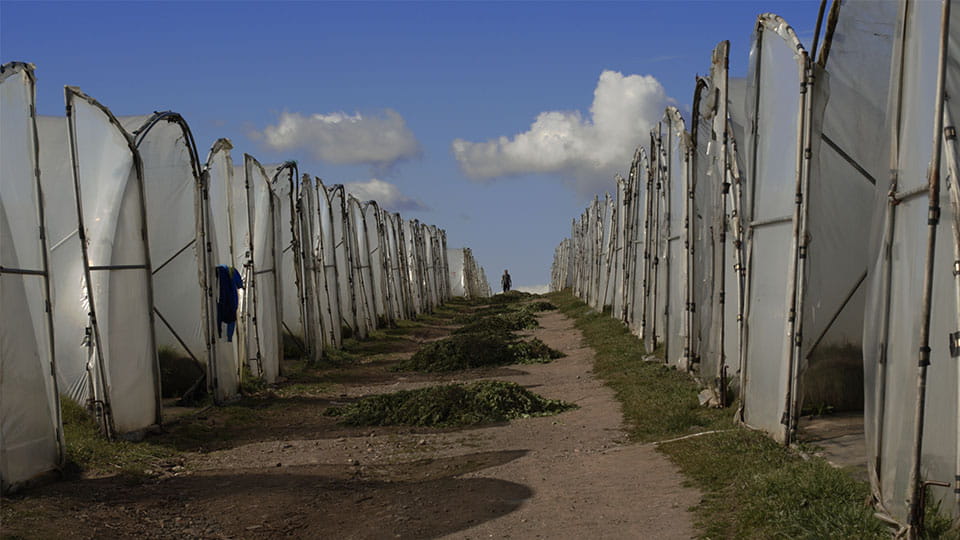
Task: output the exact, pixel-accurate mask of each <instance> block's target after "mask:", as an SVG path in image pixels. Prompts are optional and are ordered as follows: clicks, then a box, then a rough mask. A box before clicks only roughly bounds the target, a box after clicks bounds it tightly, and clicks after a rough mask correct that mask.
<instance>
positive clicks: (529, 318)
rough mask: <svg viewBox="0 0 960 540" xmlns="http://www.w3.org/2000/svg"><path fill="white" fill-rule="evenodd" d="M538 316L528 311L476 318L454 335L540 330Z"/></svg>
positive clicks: (466, 323) (458, 329)
mask: <svg viewBox="0 0 960 540" xmlns="http://www.w3.org/2000/svg"><path fill="white" fill-rule="evenodd" d="M539 327H540V323H538V322H537V318H536V316H534V315H533V314H532V313H529V312H526V311H515V312H512V313H500V314H495V315H487V316H475V317H473V318H472V320H469V321H467V322H465V324H464V325H463V326H461V327H460V328H457V329H456V330H454V331H453V333H454V334H471V333H477V332H495V333H504V332H507V333H508V332H514V331H517V330H529V329H533V328H539Z"/></svg>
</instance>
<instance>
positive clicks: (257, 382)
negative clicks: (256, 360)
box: [240, 362, 267, 396]
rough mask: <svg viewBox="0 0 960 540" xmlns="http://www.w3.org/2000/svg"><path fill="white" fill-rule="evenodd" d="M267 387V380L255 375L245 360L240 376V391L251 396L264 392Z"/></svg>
mask: <svg viewBox="0 0 960 540" xmlns="http://www.w3.org/2000/svg"><path fill="white" fill-rule="evenodd" d="M266 388H267V381H265V380H264V379H263V377H254V376H253V372H251V371H250V368H249V367H248V366H247V364H246V362H244V363H243V368H242V372H241V377H240V393H241V394H243V395H245V396H250V395H253V394H258V393H260V392H263V391H264V390H265V389H266Z"/></svg>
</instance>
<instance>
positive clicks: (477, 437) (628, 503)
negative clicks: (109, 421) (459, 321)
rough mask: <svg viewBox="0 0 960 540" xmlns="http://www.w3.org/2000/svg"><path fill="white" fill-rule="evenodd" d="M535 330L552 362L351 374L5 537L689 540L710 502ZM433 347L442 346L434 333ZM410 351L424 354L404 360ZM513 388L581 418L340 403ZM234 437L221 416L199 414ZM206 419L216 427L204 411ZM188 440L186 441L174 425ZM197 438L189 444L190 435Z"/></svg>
mask: <svg viewBox="0 0 960 540" xmlns="http://www.w3.org/2000/svg"><path fill="white" fill-rule="evenodd" d="M540 323H541V325H542V328H540V329H538V330H535V331H533V332H531V334H532V335H535V336H536V337H539V338H540V339H542V340H543V341H544V342H545V343H546V344H547V345H549V346H550V347H553V348H554V349H557V350H560V351H562V352H564V353H566V355H567V356H566V357H564V358H561V359H559V360H555V361H554V362H552V363H549V364H542V365H524V366H513V367H508V368H499V369H489V370H475V371H471V372H467V373H459V374H447V375H443V376H435V375H423V374H401V373H389V374H386V375H385V373H387V372H386V371H384V370H383V369H380V370H375V369H368V370H367V371H366V372H365V371H363V370H354V371H353V372H351V373H349V374H344V376H343V378H342V381H338V382H336V383H335V384H333V385H332V386H333V388H332V389H331V391H330V392H329V393H325V394H324V395H318V396H316V397H312V396H307V397H304V396H299V397H296V398H289V399H285V400H284V399H282V398H280V401H282V403H281V405H280V406H275V407H271V408H270V412H269V415H268V416H267V418H269V422H265V423H258V424H256V425H252V426H241V427H239V428H237V429H234V430H232V431H229V434H230V436H229V437H225V438H218V439H214V440H211V441H208V442H205V443H204V444H202V445H199V444H197V443H196V442H195V441H192V442H189V441H187V442H184V443H183V448H182V449H184V450H186V453H185V457H184V458H183V460H182V462H179V461H178V462H171V463H166V464H164V465H163V466H162V467H161V468H162V470H160V471H153V473H154V474H153V476H152V477H151V478H149V479H136V480H132V479H130V478H124V477H121V476H108V477H101V478H89V477H88V478H81V479H75V480H71V481H64V482H58V483H55V484H50V485H47V486H44V487H40V488H37V489H34V490H31V491H29V492H28V493H27V494H25V495H22V496H19V497H14V498H8V499H3V500H2V501H0V502H2V504H3V505H5V506H7V508H6V509H5V512H3V514H2V515H3V516H4V517H5V519H4V522H3V523H0V533H2V535H3V536H4V537H25V538H120V537H138V538H275V537H292V538H336V539H352V538H364V539H366V538H458V539H476V538H523V539H525V538H551V539H552V538H560V539H567V538H569V539H581V538H590V537H594V538H611V539H616V538H624V539H636V538H690V537H692V536H694V535H695V534H696V533H695V530H694V528H693V525H692V518H691V515H690V514H689V513H688V511H687V509H688V508H689V507H691V506H694V505H696V504H697V503H698V502H699V500H700V493H699V492H698V491H697V490H695V489H692V488H690V487H684V485H683V481H684V480H683V477H682V476H681V475H680V473H679V472H678V471H677V470H676V468H675V467H674V466H673V465H671V464H670V463H669V462H668V460H667V459H666V458H665V457H664V456H663V455H661V454H659V453H658V452H656V451H655V450H654V447H653V446H652V445H641V444H634V443H629V442H628V441H627V435H626V433H625V432H624V431H623V429H622V425H621V423H622V416H621V413H620V406H619V404H618V402H617V401H616V400H615V398H614V395H613V391H612V390H610V389H609V388H607V387H605V386H603V385H602V384H601V383H600V382H599V381H598V380H596V379H595V378H594V377H593V375H592V373H591V368H592V362H593V351H592V350H591V349H589V348H587V347H585V346H583V344H582V336H581V334H580V332H579V331H578V330H576V329H575V328H574V326H573V323H572V321H571V320H570V319H568V318H567V317H565V316H564V315H562V314H560V313H558V312H555V311H552V312H546V313H543V314H541V316H540ZM422 337H423V338H427V339H433V338H436V337H438V336H435V335H430V336H426V335H425V336H422ZM404 353H405V354H409V351H405V352H404ZM477 379H498V380H507V381H513V382H516V383H518V384H521V385H523V386H525V387H527V388H528V389H530V390H531V391H533V392H535V393H538V394H540V395H542V396H544V397H547V398H553V399H563V400H565V401H569V402H573V403H576V404H577V405H579V409H576V410H573V411H569V412H565V413H563V414H560V415H557V416H550V417H537V418H524V419H520V420H515V421H512V422H509V423H504V424H498V425H492V426H484V427H480V428H468V429H429V428H349V427H344V426H341V425H338V424H336V419H335V418H331V417H327V416H324V415H323V414H322V412H323V410H324V409H325V408H326V407H328V406H330V405H331V404H337V403H342V402H346V401H350V400H352V399H355V398H357V397H360V396H364V395H370V394H376V393H386V392H393V391H396V390H400V389H408V388H416V387H420V386H426V385H430V384H436V383H437V382H450V381H458V380H461V381H466V380H477ZM199 414H200V415H201V419H202V420H203V421H205V422H208V423H209V425H210V426H211V429H221V428H224V429H227V428H229V422H228V421H227V420H226V419H225V418H223V415H222V414H221V413H219V412H218V410H217V409H210V410H207V411H203V412H201V413H199ZM204 415H205V416H204ZM173 431H174V434H175V432H176V430H175V429H174V430H173ZM185 441H186V439H185Z"/></svg>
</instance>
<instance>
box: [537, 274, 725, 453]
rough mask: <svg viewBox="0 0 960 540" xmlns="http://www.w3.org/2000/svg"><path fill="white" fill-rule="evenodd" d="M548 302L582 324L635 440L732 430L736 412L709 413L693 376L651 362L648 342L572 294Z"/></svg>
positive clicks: (598, 370) (555, 296)
mask: <svg viewBox="0 0 960 540" xmlns="http://www.w3.org/2000/svg"><path fill="white" fill-rule="evenodd" d="M546 296H547V298H548V299H549V300H550V301H551V302H552V303H553V304H554V305H556V306H557V308H558V309H559V310H560V311H561V312H562V313H564V314H565V315H567V316H568V317H570V318H572V319H574V320H575V321H576V327H577V328H578V329H579V330H580V331H581V332H583V337H584V339H585V340H586V342H587V344H589V345H590V346H591V347H592V348H593V349H594V350H595V351H596V356H595V359H594V373H595V374H596V375H597V376H598V377H600V378H601V379H603V380H604V381H605V382H606V383H607V385H609V386H610V387H611V388H613V390H614V391H615V392H616V395H617V399H618V400H619V401H620V402H621V403H622V404H623V414H624V419H625V420H626V423H627V426H628V433H629V434H630V437H631V439H632V440H635V441H640V442H652V441H659V440H663V439H669V438H672V437H678V436H681V435H687V434H690V433H696V432H699V431H707V430H713V429H725V428H729V427H732V423H733V422H732V420H731V419H732V417H733V412H732V411H730V410H720V409H707V408H704V407H701V406H700V402H699V400H698V399H697V385H696V383H695V382H694V381H693V379H691V378H690V377H689V376H688V375H687V374H685V373H681V372H679V371H677V370H675V369H672V368H670V367H667V366H666V365H664V364H662V363H660V362H646V361H644V358H645V357H647V354H646V352H645V350H644V346H643V343H641V342H640V340H638V339H637V338H636V336H634V335H633V334H631V333H630V331H629V330H628V329H627V327H626V326H624V324H623V323H621V322H620V321H617V320H615V319H613V318H612V317H610V316H609V315H606V314H603V313H598V312H596V311H594V310H592V309H590V308H589V307H588V306H587V305H586V304H584V303H583V302H581V301H580V300H578V299H577V298H576V297H574V296H573V295H572V294H570V293H569V292H558V293H550V294H548V295H546Z"/></svg>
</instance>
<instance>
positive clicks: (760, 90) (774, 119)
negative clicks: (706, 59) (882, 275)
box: [741, 14, 809, 441]
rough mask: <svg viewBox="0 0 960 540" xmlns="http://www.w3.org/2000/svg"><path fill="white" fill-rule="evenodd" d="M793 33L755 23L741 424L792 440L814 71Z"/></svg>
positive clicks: (769, 18) (777, 24)
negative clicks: (790, 402) (808, 89)
mask: <svg viewBox="0 0 960 540" xmlns="http://www.w3.org/2000/svg"><path fill="white" fill-rule="evenodd" d="M808 63H809V62H808V59H807V54H806V51H805V50H804V49H803V46H802V45H801V44H800V41H799V40H798V39H797V37H796V34H795V33H794V32H793V29H792V28H790V26H788V25H787V24H786V22H784V21H783V20H782V19H780V18H779V17H777V16H775V15H770V14H764V15H761V16H760V17H759V18H758V20H757V25H756V31H755V34H754V42H753V47H752V49H751V52H750V75H749V78H748V80H749V81H750V84H751V85H752V86H751V88H750V91H749V92H748V95H747V110H748V113H747V114H748V117H749V119H750V121H751V122H753V124H754V129H753V130H751V133H750V134H749V135H748V142H747V147H748V152H747V155H748V163H749V168H748V173H747V178H748V179H749V180H748V181H749V182H750V186H751V187H750V188H749V189H748V190H747V192H746V205H745V207H746V209H747V212H746V215H745V216H744V217H745V219H746V220H747V223H748V225H747V248H746V249H747V261H748V268H747V272H748V274H747V281H746V298H747V300H746V313H745V316H746V324H745V330H744V333H745V339H744V340H743V346H744V347H745V348H746V353H745V356H746V362H745V365H743V366H742V373H741V376H742V383H741V387H742V388H743V392H744V398H743V401H742V407H743V421H744V422H746V423H747V424H748V425H750V426H753V427H756V428H760V429H763V430H764V431H767V432H768V433H770V434H771V435H773V437H774V438H775V439H777V440H779V441H784V440H786V437H787V433H786V426H785V425H783V424H782V423H781V421H782V419H783V417H784V414H783V413H784V411H785V404H786V401H785V399H786V398H785V396H787V393H788V388H789V386H790V384H789V379H790V365H789V363H790V359H791V358H792V349H793V339H792V338H793V322H794V321H793V320H792V319H793V316H792V312H793V308H794V304H795V297H794V294H795V283H796V281H795V280H796V272H797V259H796V251H797V246H796V231H795V229H794V228H795V226H798V222H797V221H798V216H796V215H795V214H797V213H798V212H799V209H798V206H799V204H800V202H801V201H802V195H801V196H799V197H798V196H796V195H795V194H796V193H798V191H799V190H800V183H801V182H800V176H801V174H802V171H801V168H802V164H801V154H802V151H801V150H800V149H801V148H802V146H803V140H802V139H803V126H802V117H803V116H804V111H805V99H806V95H807V94H805V93H801V90H802V88H803V87H804V85H805V84H806V82H807V81H806V72H807V68H808Z"/></svg>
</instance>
